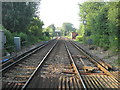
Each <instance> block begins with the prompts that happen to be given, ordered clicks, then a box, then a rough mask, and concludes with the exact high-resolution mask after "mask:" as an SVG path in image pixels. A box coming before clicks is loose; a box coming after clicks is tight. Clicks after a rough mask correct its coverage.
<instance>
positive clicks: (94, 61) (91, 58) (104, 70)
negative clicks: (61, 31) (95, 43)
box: [70, 41, 119, 81]
mask: <svg viewBox="0 0 120 90" xmlns="http://www.w3.org/2000/svg"><path fill="white" fill-rule="evenodd" d="M70 42H71V44H72V45H73V46H74V47H75V48H77V49H78V50H79V51H80V52H82V53H83V54H84V55H86V56H87V57H89V60H90V61H91V62H93V63H94V64H96V66H97V67H99V68H100V69H101V70H102V71H103V72H104V73H106V74H107V75H109V76H112V77H113V78H115V79H116V80H117V81H119V79H118V78H117V77H115V76H114V75H113V74H112V73H110V72H109V71H108V70H107V69H106V68H105V67H104V66H103V65H102V64H101V63H99V62H98V61H97V60H96V59H94V58H93V57H92V56H90V55H89V54H88V53H87V52H85V51H84V50H83V49H82V48H81V47H79V46H78V45H77V44H76V43H73V42H72V41H70Z"/></svg>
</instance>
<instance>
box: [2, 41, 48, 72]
mask: <svg viewBox="0 0 120 90" xmlns="http://www.w3.org/2000/svg"><path fill="white" fill-rule="evenodd" d="M49 43H50V42H48V43H44V44H42V45H40V46H38V47H35V48H33V49H31V50H29V51H27V52H25V53H23V54H21V55H19V56H17V57H15V58H14V59H13V60H12V61H14V62H13V63H10V64H8V65H7V66H6V67H4V68H2V69H1V70H0V72H4V71H6V70H7V69H9V68H10V67H12V66H13V65H15V64H16V63H18V62H20V61H21V60H23V59H25V58H26V57H28V56H30V55H32V54H33V53H35V52H37V51H38V50H40V49H41V48H43V47H45V46H46V45H48V44H49ZM12 61H9V62H12Z"/></svg>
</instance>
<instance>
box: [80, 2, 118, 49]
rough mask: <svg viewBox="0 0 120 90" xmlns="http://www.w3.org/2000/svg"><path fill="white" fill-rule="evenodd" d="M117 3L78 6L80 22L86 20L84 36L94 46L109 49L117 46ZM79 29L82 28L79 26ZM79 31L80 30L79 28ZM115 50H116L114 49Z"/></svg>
mask: <svg viewBox="0 0 120 90" xmlns="http://www.w3.org/2000/svg"><path fill="white" fill-rule="evenodd" d="M118 6H119V5H118V2H85V3H83V4H82V5H80V4H79V7H80V14H79V16H80V17H81V21H83V20H86V21H87V24H86V25H85V28H84V31H83V28H82V32H85V34H84V36H85V35H86V36H87V39H89V38H91V39H92V40H93V42H94V44H96V45H98V46H101V47H103V48H104V49H109V48H112V47H116V48H117V45H118V43H117V42H118V38H117V37H118V27H119V23H118V20H119V14H118V8H119V7H118ZM80 27H83V25H82V24H81V26H80ZM80 29H81V28H80ZM114 50H116V49H114Z"/></svg>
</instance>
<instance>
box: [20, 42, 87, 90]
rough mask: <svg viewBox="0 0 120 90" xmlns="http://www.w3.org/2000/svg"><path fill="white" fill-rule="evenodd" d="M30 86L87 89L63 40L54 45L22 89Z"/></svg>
mask: <svg viewBox="0 0 120 90" xmlns="http://www.w3.org/2000/svg"><path fill="white" fill-rule="evenodd" d="M29 88H47V89H48V88H55V89H60V90H61V89H63V88H77V89H81V88H84V89H86V86H85V85H84V82H83V81H82V79H81V76H80V75H79V72H78V70H77V67H76V65H75V63H74V61H73V60H72V57H71V56H70V53H69V50H68V48H67V46H65V44H64V41H63V40H59V41H58V43H56V45H54V46H53V49H51V51H50V52H49V54H47V55H46V57H45V58H44V59H43V60H42V62H41V63H40V64H39V65H38V69H37V70H36V71H35V72H34V74H33V75H32V76H31V78H29V80H28V81H27V83H26V84H25V85H24V86H23V88H22V89H29Z"/></svg>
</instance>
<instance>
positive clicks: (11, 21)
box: [2, 2, 38, 33]
mask: <svg viewBox="0 0 120 90" xmlns="http://www.w3.org/2000/svg"><path fill="white" fill-rule="evenodd" d="M37 6H38V5H37V2H29V3H28V4H27V3H26V2H2V24H3V26H4V27H5V28H6V29H7V30H10V32H26V33H27V32H28V30H27V27H28V25H29V24H30V21H31V19H32V18H33V17H34V16H35V14H36V11H37Z"/></svg>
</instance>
